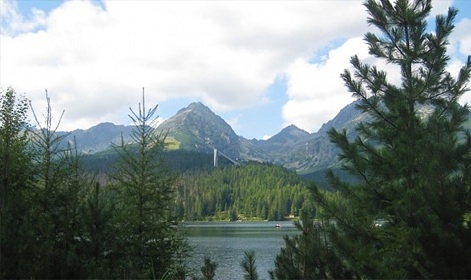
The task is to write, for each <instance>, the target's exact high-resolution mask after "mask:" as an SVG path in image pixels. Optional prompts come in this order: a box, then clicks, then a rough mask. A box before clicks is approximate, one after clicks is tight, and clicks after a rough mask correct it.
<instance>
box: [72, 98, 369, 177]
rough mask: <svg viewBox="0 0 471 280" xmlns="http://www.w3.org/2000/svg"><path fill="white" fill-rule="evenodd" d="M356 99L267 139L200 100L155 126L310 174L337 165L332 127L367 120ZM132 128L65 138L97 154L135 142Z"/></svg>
mask: <svg viewBox="0 0 471 280" xmlns="http://www.w3.org/2000/svg"><path fill="white" fill-rule="evenodd" d="M354 103H355V102H354ZM354 103H351V104H349V105H347V106H346V107H344V108H343V109H342V110H341V111H340V112H339V113H338V115H337V116H336V117H334V118H333V119H332V120H329V121H327V122H326V123H324V125H323V126H322V127H321V128H320V129H319V131H317V132H314V133H309V132H307V131H305V130H303V129H301V128H299V127H297V126H296V125H294V124H291V125H289V126H287V127H285V128H283V129H282V130H281V131H280V132H278V133H277V134H275V135H273V136H272V137H270V138H268V139H266V140H263V139H261V140H258V139H251V140H249V139H246V138H244V137H242V136H239V135H237V134H236V133H235V132H234V130H233V129H232V127H231V126H230V125H229V124H228V123H227V122H226V121H225V120H224V119H223V118H221V117H220V116H218V115H217V114H215V113H214V112H213V111H212V110H211V109H210V108H209V107H207V106H206V105H204V104H203V103H201V102H193V103H190V104H189V105H188V106H186V107H184V108H181V109H180V110H178V111H177V113H176V114H175V115H174V116H172V117H170V118H168V119H167V120H165V121H163V122H162V123H161V124H160V125H159V126H158V127H157V128H156V129H157V131H160V132H163V133H166V135H167V137H168V138H170V139H171V141H172V142H173V141H174V142H175V143H176V145H175V146H177V147H178V148H179V149H182V150H189V151H196V152H202V153H213V150H214V149H217V150H219V151H221V152H223V153H224V154H225V155H227V156H229V157H231V158H233V159H237V160H242V161H259V162H269V163H273V164H276V165H281V166H284V167H286V168H288V169H293V170H296V171H298V172H304V173H306V172H312V171H315V170H319V169H323V168H326V167H329V166H333V165H335V163H336V156H337V154H338V151H337V150H336V147H335V146H334V145H333V144H332V143H330V140H329V138H328V135H327V131H328V130H329V129H331V128H336V129H342V128H346V129H350V130H352V128H353V127H354V126H355V123H357V122H358V121H361V120H363V118H361V114H360V112H358V111H357V110H356V108H355V106H354V105H355V104H354ZM132 128H133V126H132V125H130V126H125V125H115V124H113V123H110V122H105V123H100V124H97V125H95V126H93V127H90V128H89V129H86V130H82V129H78V130H74V131H71V132H63V133H66V134H67V136H66V138H65V140H66V141H68V142H69V143H70V141H74V139H75V141H76V143H77V148H78V149H79V150H81V151H83V152H85V153H95V152H99V151H103V150H106V149H109V148H110V146H111V143H115V144H117V143H119V142H120V141H122V140H124V141H130V135H131V131H132Z"/></svg>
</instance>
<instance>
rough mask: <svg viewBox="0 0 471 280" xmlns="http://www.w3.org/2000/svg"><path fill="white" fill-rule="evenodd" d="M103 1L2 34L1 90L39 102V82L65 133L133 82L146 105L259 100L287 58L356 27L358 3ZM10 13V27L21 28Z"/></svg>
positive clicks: (99, 113)
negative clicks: (184, 99)
mask: <svg viewBox="0 0 471 280" xmlns="http://www.w3.org/2000/svg"><path fill="white" fill-rule="evenodd" d="M104 6H105V7H106V8H105V9H104V10H103V9H102V8H101V7H99V6H95V5H93V4H92V3H91V2H89V1H67V2H65V3H63V4H62V5H61V6H60V7H58V8H56V9H54V10H53V11H52V12H51V13H50V14H48V15H47V17H45V18H41V20H36V19H33V20H32V21H30V23H31V24H32V23H34V24H33V25H37V24H41V25H43V28H42V30H39V31H38V30H36V31H34V30H33V29H32V28H26V29H24V28H23V29H21V28H16V27H15V28H14V29H15V30H16V31H23V32H22V33H17V34H14V36H13V35H8V34H2V37H1V44H2V48H1V56H2V62H1V68H2V81H1V82H2V87H6V86H9V85H12V86H13V87H14V88H15V89H16V90H17V91H19V92H26V93H27V96H28V97H29V98H30V99H32V102H33V104H39V105H36V106H39V107H40V108H41V107H42V106H44V89H46V88H47V89H48V90H49V94H50V96H51V98H52V101H53V104H56V105H55V106H56V107H58V108H57V110H58V111H60V110H62V109H65V110H66V114H65V117H64V122H63V123H64V124H65V127H64V128H65V129H67V128H71V127H76V126H87V125H88V126H90V125H93V124H95V123H97V122H100V121H115V120H116V119H117V118H118V117H117V115H118V114H121V112H122V111H123V110H127V109H126V108H127V107H128V106H129V104H135V103H136V101H139V96H140V88H141V87H142V86H145V88H146V95H147V97H148V99H150V100H149V102H157V103H159V102H162V101H165V100H168V99H172V98H181V97H194V98H195V99H201V100H203V101H204V102H205V103H207V104H208V105H209V106H211V107H212V108H214V109H216V110H232V109H241V108H250V107H253V106H255V105H256V104H260V103H263V102H266V95H265V94H266V93H265V90H266V88H267V87H268V86H269V85H271V84H272V82H273V81H274V80H275V79H276V77H277V75H280V74H282V73H284V72H286V69H287V67H288V66H289V65H290V64H291V63H292V61H293V60H296V59H297V58H299V57H308V56H310V55H311V54H312V53H314V52H316V49H318V48H322V47H323V46H325V45H327V44H328V43H329V42H330V41H332V40H336V39H337V38H339V37H340V38H345V37H347V36H349V35H350V34H356V33H358V30H360V29H361V26H362V25H364V20H363V14H364V11H363V6H362V5H361V1H341V2H338V1H335V2H331V1H312V2H309V1H301V2H284V1H279V2H265V1H260V2H258V1H253V2H246V1H242V2H236V1H233V2H230V1H224V2H213V1H209V2H200V1H198V2H180V1H175V2H170V1H139V2H138V3H136V2H135V1H104ZM340 6H341V7H342V9H339V7H340ZM9 11H11V14H15V9H14V7H12V6H11V5H10V6H9ZM345 11H349V16H348V17H345ZM16 14H18V13H17V12H16ZM43 15H44V14H43ZM11 18H12V22H11V24H10V25H11V26H12V28H13V26H15V24H25V22H24V20H23V19H22V18H20V17H13V16H12V17H11ZM358 26H360V27H358ZM29 31H31V32H29ZM68 126H70V127H68Z"/></svg>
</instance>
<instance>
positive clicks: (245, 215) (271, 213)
mask: <svg viewBox="0 0 471 280" xmlns="http://www.w3.org/2000/svg"><path fill="white" fill-rule="evenodd" d="M164 157H165V164H166V166H167V168H168V171H169V172H172V173H174V174H175V176H176V177H177V180H176V193H177V194H176V198H175V207H176V208H175V209H176V215H177V217H178V220H180V221H202V220H204V221H222V220H225V221H236V220H285V219H287V218H290V217H291V218H292V217H293V216H294V217H297V216H298V214H299V211H300V209H302V208H303V207H313V204H312V201H311V200H310V198H309V197H310V194H309V192H308V191H307V188H306V185H307V182H306V181H305V180H304V179H303V178H301V177H300V176H299V175H298V174H296V172H294V171H290V170H287V169H286V168H283V167H280V166H276V165H272V164H268V163H258V162H247V163H244V164H242V165H240V166H239V165H234V164H233V163H231V162H230V161H228V160H227V159H225V158H224V157H220V158H219V159H218V163H219V164H218V167H214V166H213V155H210V154H205V153H201V152H194V151H185V150H167V151H166V152H165V153H164ZM118 158H119V157H118V155H117V154H116V153H115V152H114V151H113V150H110V151H106V152H101V153H98V154H93V155H85V156H84V157H83V163H84V166H86V169H87V170H88V171H89V172H93V173H96V174H99V176H97V177H100V178H101V179H102V181H103V183H104V184H107V182H108V181H109V177H108V176H107V174H108V173H109V172H111V171H112V167H113V164H114V162H116V160H118Z"/></svg>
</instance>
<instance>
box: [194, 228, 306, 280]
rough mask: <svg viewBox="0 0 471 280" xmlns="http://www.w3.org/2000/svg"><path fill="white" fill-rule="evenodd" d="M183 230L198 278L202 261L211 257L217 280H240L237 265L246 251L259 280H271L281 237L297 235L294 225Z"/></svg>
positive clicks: (240, 272)
mask: <svg viewBox="0 0 471 280" xmlns="http://www.w3.org/2000/svg"><path fill="white" fill-rule="evenodd" d="M276 224H280V225H281V228H276V227H275V225H276ZM185 229H186V231H187V237H188V241H189V243H190V245H191V246H192V247H193V248H194V250H193V254H192V257H191V258H190V259H189V260H188V264H189V266H190V267H191V268H193V270H194V271H195V275H197V276H198V277H201V276H202V274H201V272H200V267H201V266H203V263H204V258H205V256H207V257H210V258H211V260H212V261H213V262H217V263H218V267H217V269H216V279H243V270H242V268H241V267H240V262H241V261H242V260H243V258H244V252H245V251H249V250H254V251H255V257H256V260H255V265H256V266H257V272H258V276H259V279H270V277H269V274H268V271H269V270H273V269H274V268H275V264H274V261H275V257H276V255H277V254H278V253H279V251H280V248H281V247H283V246H284V241H283V236H284V235H287V234H288V235H292V234H298V233H299V232H298V231H297V230H296V228H295V227H294V225H293V222H228V223H186V224H185Z"/></svg>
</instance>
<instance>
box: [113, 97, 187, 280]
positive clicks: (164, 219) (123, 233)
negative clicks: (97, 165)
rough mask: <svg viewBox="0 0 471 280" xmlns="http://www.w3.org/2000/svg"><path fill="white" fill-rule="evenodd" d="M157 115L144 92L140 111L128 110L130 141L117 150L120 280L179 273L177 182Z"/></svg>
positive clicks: (115, 176) (181, 246) (180, 245)
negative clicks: (131, 126)
mask: <svg viewBox="0 0 471 280" xmlns="http://www.w3.org/2000/svg"><path fill="white" fill-rule="evenodd" d="M156 110H157V106H155V107H153V108H151V109H149V110H147V108H146V106H145V98H144V93H143V96H142V103H140V104H139V108H138V111H137V112H136V111H134V110H132V109H130V111H131V114H130V115H129V117H130V118H131V120H132V121H133V123H134V125H135V126H134V130H133V131H132V135H131V137H132V141H131V142H129V143H124V142H122V143H121V144H120V145H114V146H113V147H114V149H115V150H116V152H117V153H118V154H119V157H120V160H119V162H118V164H117V165H116V170H115V172H114V174H113V179H114V180H115V182H116V184H115V185H116V190H117V193H118V199H119V202H118V203H119V204H118V205H117V207H116V208H117V209H119V213H118V216H119V217H118V220H117V225H116V230H117V232H119V235H120V236H119V238H120V240H118V242H121V243H120V244H119V246H120V247H119V248H117V249H118V250H119V251H120V252H115V253H120V254H121V257H120V258H121V259H122V260H123V263H122V265H121V266H120V268H121V269H122V271H121V275H118V277H121V278H161V277H163V276H164V275H166V277H168V276H169V275H172V273H181V263H182V261H183V260H182V257H184V255H185V251H186V249H185V248H186V246H185V244H186V243H185V241H184V240H183V239H182V238H181V237H179V235H178V227H177V226H178V224H177V221H176V217H175V216H174V213H173V210H174V205H173V204H174V198H175V196H174V192H175V190H174V187H175V186H174V185H175V177H174V176H173V175H172V174H171V173H170V172H169V171H168V170H166V168H165V162H164V148H165V136H166V135H165V134H163V133H160V132H157V131H156V130H155V122H156V119H157V117H156V116H155V112H156ZM180 253H181V254H180ZM172 277H176V276H172Z"/></svg>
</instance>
